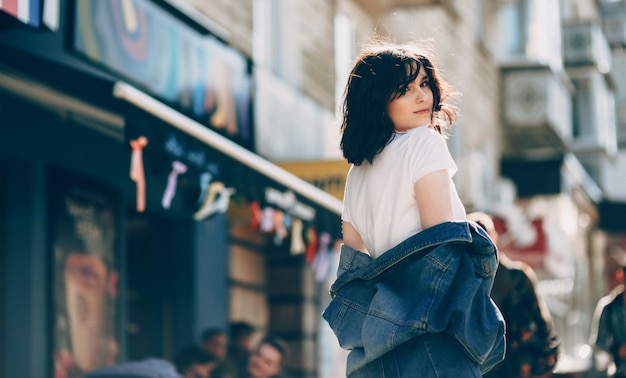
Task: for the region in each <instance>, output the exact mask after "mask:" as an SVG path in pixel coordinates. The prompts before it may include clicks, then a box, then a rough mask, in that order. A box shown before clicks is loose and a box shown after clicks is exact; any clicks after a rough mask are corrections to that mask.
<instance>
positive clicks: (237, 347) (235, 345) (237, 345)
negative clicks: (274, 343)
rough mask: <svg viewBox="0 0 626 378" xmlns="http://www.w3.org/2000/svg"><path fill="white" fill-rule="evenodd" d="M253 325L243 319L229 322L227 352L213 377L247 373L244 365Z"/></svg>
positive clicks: (229, 377)
mask: <svg viewBox="0 0 626 378" xmlns="http://www.w3.org/2000/svg"><path fill="white" fill-rule="evenodd" d="M253 333H254V327H253V326H252V325H251V324H250V323H248V322H244V321H238V322H234V323H231V324H230V325H229V327H228V352H227V354H226V358H225V359H224V360H223V361H222V362H221V363H220V365H219V367H218V368H217V369H216V370H215V373H214V378H242V377H245V376H246V375H247V371H246V366H247V364H248V361H249V359H250V349H251V343H252V334H253Z"/></svg>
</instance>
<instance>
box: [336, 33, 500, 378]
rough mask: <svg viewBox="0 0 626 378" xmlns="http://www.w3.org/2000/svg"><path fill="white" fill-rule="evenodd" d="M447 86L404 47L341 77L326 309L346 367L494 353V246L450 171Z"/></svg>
mask: <svg viewBox="0 0 626 378" xmlns="http://www.w3.org/2000/svg"><path fill="white" fill-rule="evenodd" d="M454 94H455V93H454V92H453V90H452V88H451V87H450V86H449V85H448V84H447V83H446V82H445V81H444V80H443V79H442V77H441V76H440V74H439V73H438V71H437V70H436V68H435V66H434V65H433V61H432V60H431V59H430V58H429V57H427V54H426V52H425V51H422V50H420V49H419V48H418V47H416V46H409V45H402V46H398V45H379V46H373V47H371V48H368V49H365V50H364V51H363V52H362V53H361V55H360V56H359V57H358V59H357V61H356V64H355V66H354V68H353V70H352V72H351V74H350V77H349V79H348V83H347V86H346V89H345V93H344V96H345V98H344V103H343V109H342V110H343V122H342V125H341V130H342V139H341V148H342V151H343V154H344V157H345V158H346V159H347V160H348V162H350V163H352V164H353V166H352V167H351V169H350V171H349V173H348V178H347V181H346V187H345V194H344V209H343V214H342V222H343V242H344V244H343V246H342V252H341V263H340V267H339V270H338V274H339V277H338V279H337V281H336V282H335V283H334V284H333V286H332V287H331V295H332V296H333V300H332V301H331V304H330V305H329V307H328V308H327V309H326V310H325V312H324V318H325V319H326V320H327V321H328V322H329V323H330V325H331V327H332V328H333V331H334V332H335V334H336V335H337V336H338V339H339V342H340V344H341V345H342V346H343V347H345V348H347V349H351V350H352V352H351V353H350V355H349V358H348V364H347V369H348V371H347V373H348V375H350V376H351V377H379V376H384V377H480V376H481V370H483V371H486V370H488V369H489V368H490V367H491V366H492V365H493V364H494V363H495V362H494V361H499V360H500V359H501V358H502V355H503V352H504V350H503V336H504V335H503V333H504V326H503V322H502V319H501V316H500V314H499V312H498V310H497V308H495V306H494V305H493V303H492V302H491V301H490V299H489V297H488V295H489V291H490V290H491V285H492V283H493V275H494V273H495V268H496V266H497V258H496V253H495V246H494V245H493V243H492V242H491V240H490V239H489V237H488V236H487V235H486V233H484V231H482V230H479V229H478V228H477V227H475V225H474V224H472V223H470V222H467V221H466V214H465V209H464V207H463V204H462V203H461V200H460V199H459V196H458V194H457V192H456V189H455V186H454V183H453V181H452V175H453V174H454V173H455V171H456V165H455V163H454V161H453V159H452V157H451V156H450V153H449V151H448V148H447V145H446V140H445V135H444V130H445V129H446V128H447V127H448V126H450V125H451V124H453V123H454V122H455V120H456V116H457V113H456V109H455V107H454V106H453V105H452V104H451V103H450V100H451V98H452V97H453V95H454ZM475 271H477V272H475Z"/></svg>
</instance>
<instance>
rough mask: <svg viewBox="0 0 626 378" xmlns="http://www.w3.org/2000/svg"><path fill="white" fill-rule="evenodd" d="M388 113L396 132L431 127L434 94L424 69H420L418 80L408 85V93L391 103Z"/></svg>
mask: <svg viewBox="0 0 626 378" xmlns="http://www.w3.org/2000/svg"><path fill="white" fill-rule="evenodd" d="M387 113H388V114H389V118H390V119H391V121H392V122H393V125H394V127H395V130H396V131H406V130H409V129H413V128H416V127H420V126H428V125H430V123H431V119H432V114H433V92H432V90H431V89H430V83H429V82H428V76H427V75H426V71H425V70H424V67H420V71H419V74H418V75H417V78H416V79H415V81H413V82H412V83H410V84H409V85H408V87H407V90H406V92H405V93H404V94H402V95H401V96H400V97H398V98H395V99H393V100H391V101H390V102H389V104H388V105H387Z"/></svg>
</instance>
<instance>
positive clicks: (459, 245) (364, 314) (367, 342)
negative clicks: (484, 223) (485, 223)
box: [323, 221, 505, 374]
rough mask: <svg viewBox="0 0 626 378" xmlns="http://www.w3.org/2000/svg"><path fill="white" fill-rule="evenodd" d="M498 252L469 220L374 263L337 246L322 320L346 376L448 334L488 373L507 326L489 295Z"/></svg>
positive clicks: (435, 230) (434, 230)
mask: <svg viewBox="0 0 626 378" xmlns="http://www.w3.org/2000/svg"><path fill="white" fill-rule="evenodd" d="M497 265H498V260H497V250H496V247H495V245H494V244H493V242H492V241H491V239H490V238H489V237H488V236H487V234H486V233H485V232H484V231H483V230H482V229H481V228H480V227H478V226H477V225H476V224H475V223H473V222H470V221H463V222H446V223H443V224H440V225H437V226H434V227H431V228H429V229H426V230H424V231H422V232H420V233H418V234H416V235H414V236H412V237H410V238H408V239H407V240H405V241H403V242H402V243H400V244H399V245H398V246H396V247H394V248H392V249H391V250H389V251H386V252H385V253H383V254H382V255H381V256H380V257H378V258H377V259H372V258H371V257H370V256H369V255H366V254H363V253H361V252H358V251H355V250H354V249H352V248H350V247H348V246H345V245H343V246H342V250H341V260H340V265H339V269H338V278H337V280H336V281H335V282H334V283H333V285H332V286H331V289H330V292H331V296H332V300H331V302H330V304H329V305H328V306H327V308H326V309H325V310H324V313H323V317H324V319H326V321H327V322H328V323H329V325H330V327H331V328H332V329H333V332H334V333H335V335H336V336H337V338H338V340H339V343H340V345H341V346H342V347H343V348H345V349H349V350H351V353H350V357H349V359H348V367H347V368H348V374H349V373H351V372H353V371H356V370H358V369H359V368H361V367H363V366H365V365H366V364H368V363H369V362H371V361H373V360H375V359H377V358H379V357H381V356H382V355H384V354H385V353H387V352H389V351H390V350H392V349H394V348H395V347H396V346H398V345H400V344H401V343H403V342H406V341H408V340H410V339H412V338H415V337H418V336H420V335H423V334H425V333H438V332H447V333H449V334H451V335H452V336H454V337H455V338H456V339H457V340H458V341H459V342H460V344H461V345H462V346H463V348H464V349H465V351H466V352H467V353H468V355H469V356H470V357H471V358H472V359H473V360H474V361H475V362H476V363H477V364H478V365H480V366H481V370H482V371H483V372H486V371H488V370H489V369H491V367H493V366H494V365H495V364H496V363H498V362H499V361H501V360H502V359H503V358H504V348H505V343H504V331H505V325H504V320H503V318H502V315H501V314H500V311H499V310H498V308H497V307H496V305H495V304H494V303H493V301H492V300H491V298H490V297H489V293H490V292H491V287H492V285H493V279H494V276H495V272H496V269H497Z"/></svg>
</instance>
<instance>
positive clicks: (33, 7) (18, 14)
mask: <svg viewBox="0 0 626 378" xmlns="http://www.w3.org/2000/svg"><path fill="white" fill-rule="evenodd" d="M41 3H42V2H41V0H0V10H2V11H4V12H5V13H8V14H10V15H11V16H13V17H15V18H17V19H18V20H20V21H22V22H23V23H25V24H27V25H30V26H33V27H36V28H38V27H39V25H40V24H41Z"/></svg>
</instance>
